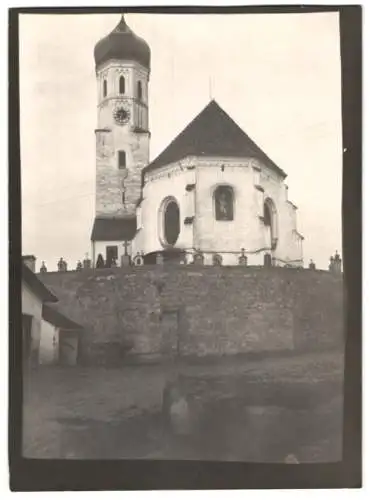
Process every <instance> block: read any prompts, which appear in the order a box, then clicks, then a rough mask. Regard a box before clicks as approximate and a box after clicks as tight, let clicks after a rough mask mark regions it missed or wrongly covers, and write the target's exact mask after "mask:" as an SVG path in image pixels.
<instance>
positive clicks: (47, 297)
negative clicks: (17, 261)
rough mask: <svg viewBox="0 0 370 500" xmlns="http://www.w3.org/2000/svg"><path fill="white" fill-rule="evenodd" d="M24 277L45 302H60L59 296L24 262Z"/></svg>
mask: <svg viewBox="0 0 370 500" xmlns="http://www.w3.org/2000/svg"><path fill="white" fill-rule="evenodd" d="M22 279H23V280H24V282H25V283H26V284H27V285H28V287H29V288H30V289H31V290H32V291H33V293H34V294H35V295H37V296H38V297H39V298H40V299H41V300H42V301H43V302H58V299H57V297H55V295H53V294H52V293H51V292H50V290H49V289H48V288H46V286H45V285H44V284H43V283H42V282H41V281H40V280H39V279H38V277H37V276H36V274H35V273H33V272H32V271H31V269H30V268H29V267H28V266H26V264H23V263H22Z"/></svg>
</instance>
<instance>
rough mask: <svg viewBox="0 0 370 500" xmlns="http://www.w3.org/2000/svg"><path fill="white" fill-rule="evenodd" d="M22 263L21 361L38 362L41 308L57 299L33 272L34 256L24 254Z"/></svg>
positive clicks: (26, 362)
mask: <svg viewBox="0 0 370 500" xmlns="http://www.w3.org/2000/svg"><path fill="white" fill-rule="evenodd" d="M22 260H23V263H22V351H23V362H24V363H25V364H26V365H27V364H38V362H39V353H40V338H41V323H42V308H43V305H44V303H49V302H57V301H58V299H57V297H55V295H53V294H52V293H51V292H50V291H49V290H48V289H47V288H46V286H45V285H44V284H43V283H42V282H41V281H40V280H39V279H38V278H37V276H36V275H35V273H34V270H35V261H36V259H35V257H34V256H33V255H29V256H24V257H23V259H22Z"/></svg>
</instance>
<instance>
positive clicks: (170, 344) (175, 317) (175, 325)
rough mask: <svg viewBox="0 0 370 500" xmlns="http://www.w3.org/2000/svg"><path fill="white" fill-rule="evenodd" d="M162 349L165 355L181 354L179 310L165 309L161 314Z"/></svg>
mask: <svg viewBox="0 0 370 500" xmlns="http://www.w3.org/2000/svg"><path fill="white" fill-rule="evenodd" d="M161 334H162V342H161V351H162V355H163V356H165V357H174V356H178V355H179V311H178V310H176V309H170V310H164V311H162V314H161Z"/></svg>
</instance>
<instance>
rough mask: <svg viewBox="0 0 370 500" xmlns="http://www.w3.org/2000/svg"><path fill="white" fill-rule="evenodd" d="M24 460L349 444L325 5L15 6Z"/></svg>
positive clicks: (249, 453)
mask: <svg viewBox="0 0 370 500" xmlns="http://www.w3.org/2000/svg"><path fill="white" fill-rule="evenodd" d="M19 87H20V90H19V95H20V156H21V191H22V255H23V257H22V356H23V359H22V365H23V408H22V409H23V420H22V454H23V456H24V457H26V458H37V459H39V458H42V459H65V460H81V459H82V460H83V459H93V460H94V459H151V460H189V461H193V460H197V461H198V460H201V461H202V460H203V461H216V462H251V463H281V464H311V463H315V464H317V463H333V462H340V461H341V460H342V454H343V442H342V441H343V439H342V435H343V381H344V352H345V323H344V315H345V297H346V291H345V286H344V280H343V265H342V262H343V247H342V244H343V242H342V166H343V165H342V158H343V151H344V150H345V145H344V144H343V143H342V104H341V103H342V101H341V99H342V94H341V92H342V87H341V51H340V23H339V13H338V12H315V13H306V12H304V13H303V12H302V13H284V12H282V13H278V14H275V13H266V14H258V15H254V14H248V13H246V14H243V13H239V14H232V13H227V14H226V13H218V14H211V13H203V14H201V15H198V14H194V13H192V14H183V13H177V14H176V13H166V12H162V13H141V12H136V13H135V12H127V13H126V12H123V13H117V12H116V13H99V12H97V13H91V14H84V13H78V14H70V13H69V14H63V15H62V14H60V13H55V14H52V13H49V14H45V13H42V14H38V13H37V12H36V13H33V14H20V16H19Z"/></svg>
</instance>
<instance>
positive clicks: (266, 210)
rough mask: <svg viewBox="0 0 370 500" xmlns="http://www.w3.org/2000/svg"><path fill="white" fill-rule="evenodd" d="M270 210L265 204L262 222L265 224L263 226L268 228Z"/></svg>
mask: <svg viewBox="0 0 370 500" xmlns="http://www.w3.org/2000/svg"><path fill="white" fill-rule="evenodd" d="M271 218H272V217H271V209H270V207H269V206H268V203H265V204H264V205H263V222H264V223H265V226H270V227H271V225H272V221H271Z"/></svg>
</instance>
